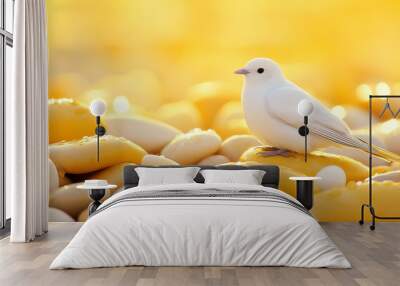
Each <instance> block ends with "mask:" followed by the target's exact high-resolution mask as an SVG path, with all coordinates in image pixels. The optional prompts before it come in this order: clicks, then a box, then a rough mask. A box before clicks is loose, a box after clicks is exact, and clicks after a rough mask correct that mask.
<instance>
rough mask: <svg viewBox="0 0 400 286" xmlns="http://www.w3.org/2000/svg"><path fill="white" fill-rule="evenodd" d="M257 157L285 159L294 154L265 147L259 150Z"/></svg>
mask: <svg viewBox="0 0 400 286" xmlns="http://www.w3.org/2000/svg"><path fill="white" fill-rule="evenodd" d="M257 151H259V152H257V155H260V156H263V157H272V156H283V157H291V156H292V154H291V152H290V151H289V150H286V149H279V148H275V147H270V146H263V147H258V148H257Z"/></svg>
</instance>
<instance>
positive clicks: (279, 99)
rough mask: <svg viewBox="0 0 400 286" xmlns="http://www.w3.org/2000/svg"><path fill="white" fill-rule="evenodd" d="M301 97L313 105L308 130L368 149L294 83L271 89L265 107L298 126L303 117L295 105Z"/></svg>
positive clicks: (351, 145) (327, 137)
mask: <svg viewBox="0 0 400 286" xmlns="http://www.w3.org/2000/svg"><path fill="white" fill-rule="evenodd" d="M303 99H308V100H310V101H311V102H312V103H313V105H314V111H313V113H312V114H311V115H310V117H309V119H310V120H309V126H308V127H309V129H310V132H312V133H314V134H316V135H319V136H321V137H324V138H326V139H329V140H331V141H333V142H335V143H338V144H342V145H346V146H350V147H355V148H360V149H363V150H368V144H366V143H365V142H363V141H361V140H359V139H358V138H357V137H354V136H353V135H352V134H351V133H350V129H349V128H348V126H347V125H346V123H344V122H343V121H342V120H341V119H339V118H338V117H337V116H335V115H334V114H332V113H331V112H330V111H329V110H328V109H327V108H326V107H325V106H323V105H322V103H321V102H319V101H318V100H317V99H315V98H314V97H312V96H311V95H309V94H308V93H307V92H305V91H304V90H302V89H300V88H299V87H297V86H295V85H289V86H285V87H281V88H277V89H274V90H272V91H271V92H270V93H269V94H268V95H267V96H266V108H267V111H268V113H269V114H270V115H271V116H273V117H275V118H278V119H280V120H281V121H283V122H284V123H286V124H288V125H290V126H292V127H294V128H298V127H300V126H301V125H302V124H303V117H302V116H301V115H300V114H299V113H298V112H297V105H298V104H299V102H300V101H301V100H303Z"/></svg>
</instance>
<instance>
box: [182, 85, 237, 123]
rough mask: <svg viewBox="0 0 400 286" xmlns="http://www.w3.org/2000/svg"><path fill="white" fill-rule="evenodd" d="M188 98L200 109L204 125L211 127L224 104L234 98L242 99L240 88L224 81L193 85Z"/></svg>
mask: <svg viewBox="0 0 400 286" xmlns="http://www.w3.org/2000/svg"><path fill="white" fill-rule="evenodd" d="M188 98H189V100H190V101H192V102H193V104H194V105H195V106H196V107H197V109H198V110H199V111H200V114H201V117H202V122H203V124H204V125H203V127H204V128H210V127H211V125H212V123H213V121H214V116H215V115H216V114H217V112H218V111H219V109H220V108H221V107H222V106H223V105H224V104H226V103H227V102H228V101H231V100H233V99H236V100H240V89H236V88H233V87H231V86H229V85H227V84H224V83H222V82H216V81H215V82H204V83H200V84H197V85H195V86H193V87H192V88H191V89H190V90H189V96H188Z"/></svg>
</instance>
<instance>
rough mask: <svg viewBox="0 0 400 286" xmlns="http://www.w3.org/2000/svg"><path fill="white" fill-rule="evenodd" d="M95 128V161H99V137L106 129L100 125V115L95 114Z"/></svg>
mask: <svg viewBox="0 0 400 286" xmlns="http://www.w3.org/2000/svg"><path fill="white" fill-rule="evenodd" d="M96 125H97V126H96V129H95V131H94V132H95V133H96V135H97V162H99V161H100V137H101V136H103V135H105V134H106V129H105V128H104V126H102V125H100V116H96Z"/></svg>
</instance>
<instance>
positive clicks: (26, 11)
mask: <svg viewBox="0 0 400 286" xmlns="http://www.w3.org/2000/svg"><path fill="white" fill-rule="evenodd" d="M14 9H15V10H14V11H15V18H14V49H13V50H14V62H15V65H14V72H13V80H14V82H13V94H12V96H11V98H7V99H6V101H7V100H9V103H8V104H7V106H9V107H10V108H8V110H7V111H6V122H7V123H6V124H7V131H6V132H7V133H6V134H7V139H6V152H7V155H6V164H7V165H6V166H7V169H8V170H7V178H6V181H8V183H7V187H9V188H11V194H12V195H11V202H12V206H11V237H10V241H12V242H27V241H31V240H33V239H35V237H36V236H40V235H42V234H43V233H45V232H47V212H48V181H49V178H48V177H49V175H48V170H49V166H48V119H47V31H46V11H45V0H16V1H15V8H14Z"/></svg>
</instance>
